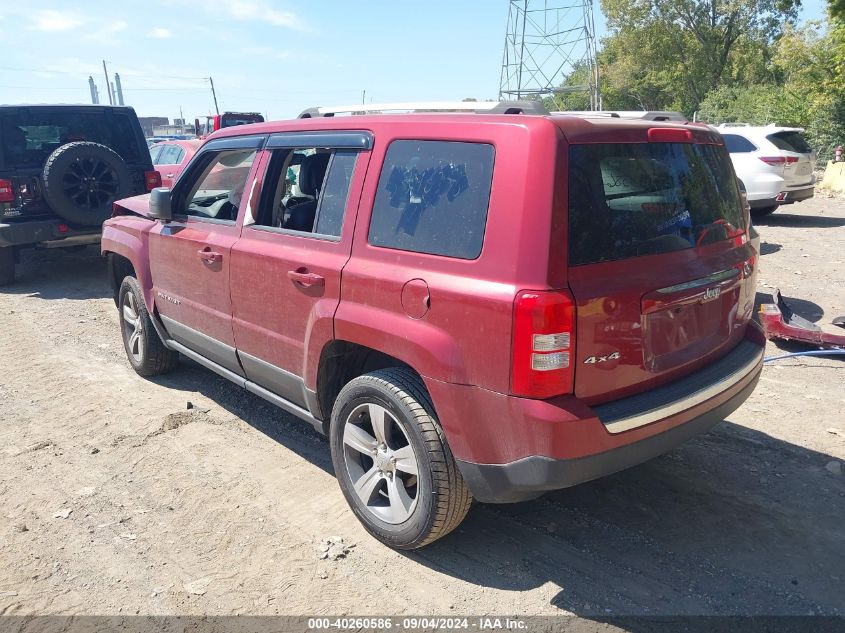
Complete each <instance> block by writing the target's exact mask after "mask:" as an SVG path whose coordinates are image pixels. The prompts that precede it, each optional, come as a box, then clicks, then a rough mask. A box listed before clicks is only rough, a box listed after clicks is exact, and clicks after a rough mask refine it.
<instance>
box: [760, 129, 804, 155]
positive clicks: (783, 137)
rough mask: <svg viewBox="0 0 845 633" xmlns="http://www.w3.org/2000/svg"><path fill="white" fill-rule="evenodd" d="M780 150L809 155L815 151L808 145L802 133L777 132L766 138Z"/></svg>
mask: <svg viewBox="0 0 845 633" xmlns="http://www.w3.org/2000/svg"><path fill="white" fill-rule="evenodd" d="M766 138H767V139H768V140H769V141H771V142H772V144H773V145H774V146H775V147H777V148H778V149H782V150H785V151H787V152H797V153H799V154H809V153H810V152H812V151H813V150H812V149H811V148H810V146H809V145H808V144H807V141H806V140H805V139H804V136H803V135H802V134H801V132H794V131H792V132H775V133H774V134H769V135H768V136H767V137H766Z"/></svg>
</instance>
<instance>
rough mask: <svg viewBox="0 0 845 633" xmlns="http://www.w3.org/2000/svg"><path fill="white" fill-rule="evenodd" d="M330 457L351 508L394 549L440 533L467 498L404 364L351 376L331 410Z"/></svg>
mask: <svg viewBox="0 0 845 633" xmlns="http://www.w3.org/2000/svg"><path fill="white" fill-rule="evenodd" d="M330 442H331V450H332V462H333V464H334V469H335V473H336V474H337V478H338V482H339V483H340V488H341V490H342V491H343V494H344V496H345V497H346V501H347V502H348V503H349V505H350V507H351V508H352V511H353V512H354V513H355V515H356V516H357V517H358V519H359V520H360V521H361V523H363V524H364V527H365V528H366V529H367V531H368V532H370V534H372V535H373V536H375V537H376V538H377V539H378V540H380V541H381V542H382V543H385V544H386V545H389V546H391V547H395V548H397V549H415V548H418V547H422V546H424V545H428V544H429V543H431V542H432V541H435V540H437V539H438V538H440V537H442V536H445V535H446V534H448V533H449V532H451V531H452V530H454V529H455V528H456V527H457V526H458V525H459V524H460V523H461V521H463V519H464V517H465V516H466V514H467V512H468V511H469V506H470V504H471V503H472V497H471V496H470V493H469V489H468V488H467V486H466V483H465V482H464V480H463V477H461V474H460V472H459V471H458V467H457V465H456V464H455V460H454V458H453V457H452V452H451V451H450V450H449V446H448V444H446V440H445V438H444V437H443V429H442V428H441V427H440V423H439V422H438V421H437V418H436V417H435V414H434V408H433V407H432V405H431V401H430V400H429V397H428V393H427V391H426V389H425V386H424V385H423V383H422V381H421V380H420V378H419V377H418V376H417V375H416V374H414V373H413V372H412V371H410V370H408V369H404V368H391V369H381V370H378V371H374V372H371V373H369V374H365V375H363V376H359V377H357V378H355V379H353V380H352V381H350V382H349V383H348V384H347V385H346V386H345V387H344V388H343V389H342V390H341V392H340V394H339V395H338V397H337V400H336V401H335V405H334V408H333V410H332V420H331V430H330Z"/></svg>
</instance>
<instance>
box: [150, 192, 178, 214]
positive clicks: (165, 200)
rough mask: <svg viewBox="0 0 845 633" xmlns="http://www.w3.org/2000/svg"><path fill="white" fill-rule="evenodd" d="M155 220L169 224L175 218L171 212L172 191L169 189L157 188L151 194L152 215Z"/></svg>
mask: <svg viewBox="0 0 845 633" xmlns="http://www.w3.org/2000/svg"><path fill="white" fill-rule="evenodd" d="M149 216H150V217H151V218H153V219H154V220H162V221H164V222H169V221H170V220H171V219H172V218H173V213H172V212H171V210H170V189H169V188H168V187H156V188H155V189H153V190H152V191H151V192H150V213H149Z"/></svg>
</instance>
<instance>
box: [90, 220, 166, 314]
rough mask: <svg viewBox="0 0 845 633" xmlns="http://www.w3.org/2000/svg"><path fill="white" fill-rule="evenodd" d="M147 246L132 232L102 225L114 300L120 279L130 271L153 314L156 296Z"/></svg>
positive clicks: (118, 289)
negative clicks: (154, 295) (154, 294)
mask: <svg viewBox="0 0 845 633" xmlns="http://www.w3.org/2000/svg"><path fill="white" fill-rule="evenodd" d="M146 249H147V244H146V243H145V242H144V241H142V240H141V238H140V235H138V234H136V233H135V232H134V231H130V230H128V229H124V228H123V227H120V228H118V227H116V226H110V225H109V223H108V222H107V223H106V225H105V226H104V227H103V237H102V246H101V253H102V254H103V255H105V256H106V257H107V258H108V262H109V266H108V271H109V273H108V274H109V283H110V285H111V287H112V290H113V291H114V297H115V301H116V300H117V293H118V292H119V291H120V284H121V282H122V281H123V278H124V277H125V276H126V275H127V274H131V275H132V276H134V277H135V278H136V279H137V280H138V283H139V284H141V289H142V291H143V294H144V303H146V307H147V310H148V311H149V312H150V314H152V313H153V311H154V309H155V299H154V297H153V284H152V275H151V273H150V260H149V256H148V255H147V251H146Z"/></svg>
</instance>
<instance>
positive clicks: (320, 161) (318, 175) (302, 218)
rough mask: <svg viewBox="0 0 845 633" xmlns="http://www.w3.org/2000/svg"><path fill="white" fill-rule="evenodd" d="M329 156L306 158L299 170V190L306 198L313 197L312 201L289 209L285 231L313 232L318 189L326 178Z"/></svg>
mask: <svg viewBox="0 0 845 633" xmlns="http://www.w3.org/2000/svg"><path fill="white" fill-rule="evenodd" d="M330 158H331V154H312V155H311V156H306V157H305V159H304V160H303V161H302V165H301V166H300V168H299V182H298V184H299V189H300V191H302V193H304V194H305V195H306V196H313V200H308V201H307V202H300V203H298V204H296V205H294V206H292V207H290V209H289V212H290V216H289V217H288V219H287V221H286V222H285V227H284V228H286V229H291V230H293V231H309V232H310V231H313V230H314V217H315V216H316V215H317V204H318V198H319V195H320V188H321V187H322V186H323V179H324V178H325V176H326V169H327V168H328V166H329V159H330Z"/></svg>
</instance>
